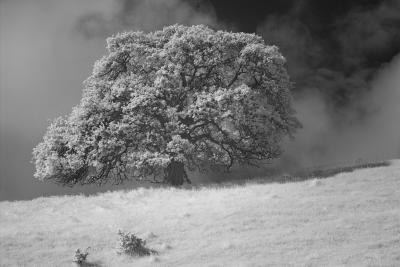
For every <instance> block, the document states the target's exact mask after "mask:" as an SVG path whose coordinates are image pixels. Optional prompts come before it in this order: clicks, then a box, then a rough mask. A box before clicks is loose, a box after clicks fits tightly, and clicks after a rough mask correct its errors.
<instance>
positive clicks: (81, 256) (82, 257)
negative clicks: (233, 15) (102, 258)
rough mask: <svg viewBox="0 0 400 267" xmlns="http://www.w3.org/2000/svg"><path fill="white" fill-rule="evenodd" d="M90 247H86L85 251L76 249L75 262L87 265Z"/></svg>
mask: <svg viewBox="0 0 400 267" xmlns="http://www.w3.org/2000/svg"><path fill="white" fill-rule="evenodd" d="M89 249H90V247H88V248H86V249H85V251H84V252H83V251H81V249H79V248H78V249H77V250H76V251H75V259H74V262H75V263H76V264H77V265H78V266H85V265H86V264H87V262H86V258H87V256H88V255H89V252H88V250H89Z"/></svg>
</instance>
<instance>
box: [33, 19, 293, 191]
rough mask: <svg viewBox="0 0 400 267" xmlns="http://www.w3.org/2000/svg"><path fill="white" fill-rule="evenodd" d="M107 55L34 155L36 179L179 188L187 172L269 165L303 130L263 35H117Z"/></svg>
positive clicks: (194, 29) (187, 31)
mask: <svg viewBox="0 0 400 267" xmlns="http://www.w3.org/2000/svg"><path fill="white" fill-rule="evenodd" d="M107 49H108V54H107V55H106V56H104V57H103V58H101V59H100V60H98V61H97V62H96V63H95V65H94V69H93V73H92V75H91V76H90V77H89V78H88V79H87V80H86V81H85V83H84V91H83V96H82V99H81V102H80V104H79V105H78V106H76V107H75V108H73V111H72V113H71V114H70V115H69V116H67V117H61V118H57V119H56V120H55V121H54V122H53V123H52V124H51V125H50V126H49V128H48V130H47V132H46V134H45V136H44V139H43V141H42V142H41V143H40V144H39V145H38V146H37V147H36V148H35V149H34V151H33V155H34V157H33V158H34V163H35V166H36V173H35V177H37V178H39V179H51V180H54V181H56V182H58V183H61V184H64V185H74V184H76V183H81V184H86V183H99V184H102V183H105V182H107V181H114V182H116V183H119V182H122V181H124V180H126V179H131V178H136V179H150V180H152V181H156V182H166V183H171V184H182V183H183V181H184V180H185V179H186V180H188V179H187V175H186V170H200V171H204V170H207V169H210V168H211V169H217V170H221V169H229V168H230V167H231V166H232V165H234V164H257V161H259V160H264V159H273V158H276V157H278V156H279V155H280V154H281V152H282V150H281V143H282V140H283V138H284V137H285V136H292V134H293V133H294V132H295V130H296V128H298V127H299V125H300V124H299V122H298V121H297V119H296V118H295V117H294V111H293V109H292V105H291V93H290V88H291V83H290V81H289V77H288V74H287V72H286V69H285V59H284V57H283V56H282V55H281V54H280V53H279V51H278V48H277V47H276V46H267V45H265V43H264V41H263V39H262V38H261V37H260V36H257V35H254V34H245V33H231V32H225V31H214V30H212V29H210V28H208V27H206V26H191V27H186V26H180V25H173V26H169V27H166V28H164V29H163V30H162V31H156V32H152V33H143V32H128V33H122V34H117V35H116V36H113V37H111V38H108V39H107ZM173 177H178V178H173Z"/></svg>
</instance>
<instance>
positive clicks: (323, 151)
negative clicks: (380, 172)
mask: <svg viewBox="0 0 400 267" xmlns="http://www.w3.org/2000/svg"><path fill="white" fill-rule="evenodd" d="M306 3H307V2H303V3H302V4H301V5H297V6H296V8H293V10H291V11H290V12H288V13H286V14H282V15H274V16H269V17H267V18H266V19H265V21H264V22H263V23H262V24H260V25H259V27H258V29H257V31H258V33H260V34H261V35H262V36H263V37H264V39H265V40H266V42H267V43H271V44H276V45H278V46H279V47H280V49H281V51H282V52H283V54H284V56H285V57H286V58H287V61H288V63H287V64H288V70H289V73H290V76H291V78H292V80H293V81H294V84H295V88H294V92H295V108H296V110H297V112H298V117H299V119H300V121H301V122H302V123H303V126H304V127H303V129H302V130H300V131H299V134H298V135H297V138H296V140H295V141H294V142H291V143H288V144H287V148H286V150H287V152H286V153H285V155H284V158H283V161H282V162H284V163H286V167H287V166H288V164H287V163H290V165H292V166H293V165H296V164H298V165H299V166H307V165H315V164H323V163H330V162H338V163H342V162H346V161H351V160H356V159H358V158H363V159H377V158H390V157H398V156H400V154H399V152H400V151H399V148H400V134H399V133H400V127H399V126H398V124H396V123H395V120H396V119H395V118H396V117H399V116H400V109H399V108H398V104H397V103H396V102H398V101H399V100H400V99H399V97H400V96H399V90H400V89H399V88H400V80H399V78H398V77H400V73H399V71H400V63H399V61H400V60H399V57H397V58H393V55H395V54H396V53H399V52H400V31H399V30H398V29H399V28H400V27H399V26H400V24H399V22H400V8H399V7H400V2H399V1H384V2H382V3H381V4H377V5H369V6H367V7H363V6H361V5H358V6H357V5H356V6H355V7H354V8H352V9H350V11H348V12H346V13H342V14H341V15H340V16H336V17H335V18H334V19H333V20H332V21H330V22H329V25H330V26H329V27H328V26H327V27H325V30H326V32H324V33H323V34H321V33H318V32H317V31H316V30H315V28H316V26H314V24H315V23H317V22H318V20H317V19H311V20H309V21H305V20H304V19H303V18H304V14H305V13H306V12H309V11H310V10H309V7H310V5H307V4H306ZM311 17H312V16H311ZM308 18H309V17H308ZM310 21H311V22H312V23H310ZM388 62H390V64H388ZM284 165H285V164H284Z"/></svg>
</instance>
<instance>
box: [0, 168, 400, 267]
mask: <svg viewBox="0 0 400 267" xmlns="http://www.w3.org/2000/svg"><path fill="white" fill-rule="evenodd" d="M118 230H123V231H128V232H132V233H135V234H137V235H138V236H139V237H142V238H144V239H145V240H146V241H147V245H148V247H150V248H152V249H155V250H157V251H158V252H159V254H158V255H157V256H150V257H143V258H129V257H125V256H121V255H118V254H117V253H116V251H117V249H116V248H117V245H118V241H119V236H118V235H117V232H118ZM89 246H90V247H91V249H90V250H89V252H90V254H89V256H88V261H89V262H91V263H92V265H91V266H400V161H393V162H392V164H391V165H390V166H387V167H377V168H370V169H361V170H356V171H354V172H351V173H340V174H337V175H336V176H334V177H331V178H327V179H320V180H311V181H310V180H308V181H302V182H294V183H286V184H278V183H275V184H254V183H253V184H252V183H248V184H245V185H241V186H226V187H214V188H212V187H208V188H207V187H204V188H197V189H170V188H168V189H162V188H159V189H137V190H133V191H129V192H124V191H119V192H109V193H103V194H99V195H97V196H90V197H85V196H63V197H49V198H38V199H34V200H32V201H17V202H0V266H73V263H72V260H73V258H74V252H75V250H76V249H77V248H81V249H85V248H86V247H89Z"/></svg>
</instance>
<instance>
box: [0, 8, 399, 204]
mask: <svg viewBox="0 0 400 267" xmlns="http://www.w3.org/2000/svg"><path fill="white" fill-rule="evenodd" d="M174 23H181V24H187V25H192V24H200V23H202V24H207V25H209V26H211V27H213V28H215V29H225V30H232V31H245V32H255V33H257V34H260V35H262V36H263V37H264V39H265V41H266V43H268V44H274V45H278V46H279V48H280V49H281V52H282V53H283V54H284V56H285V57H286V58H287V66H288V69H289V73H290V75H291V78H292V81H293V82H294V84H295V87H294V100H295V106H296V108H297V109H298V113H299V117H300V119H302V120H303V124H304V129H303V131H302V132H301V133H299V137H298V138H297V141H296V142H295V143H293V144H291V145H288V148H287V151H288V152H287V154H286V155H285V156H284V159H285V160H286V162H292V163H293V162H298V161H300V160H299V158H298V157H297V156H296V155H295V154H297V153H300V154H302V155H304V156H303V157H302V159H301V161H303V162H302V163H304V164H308V165H310V164H319V163H321V162H318V161H317V159H321V158H323V159H326V162H329V160H331V161H333V160H334V161H338V160H339V159H343V160H350V159H355V158H358V157H365V158H373V157H390V156H397V155H398V154H397V153H398V152H399V151H400V149H398V146H397V145H398V144H399V143H396V144H394V143H393V142H394V141H393V140H396V138H398V140H399V141H400V136H399V135H398V132H399V129H398V128H397V126H396V125H400V123H398V117H399V116H400V111H399V110H398V108H397V106H398V105H397V103H398V100H400V99H399V93H398V89H397V88H399V83H398V78H397V77H398V76H399V75H398V70H399V68H400V64H399V60H398V57H396V55H398V54H399V52H400V30H399V29H400V1H399V0H388V1H377V0H374V1H362V0H356V1H344V0H340V1H318V0H308V1H289V0H277V1H253V0H247V1H223V0H220V1H206V0H193V1H183V0H131V1H129V0H110V1H109V0H71V1H52V0H20V1H13V0H2V1H0V59H1V60H0V200H5V199H8V200H13V199H30V198H33V197H37V196H41V195H51V194H65V193H76V192H94V191H97V190H98V188H87V187H84V188H75V189H67V188H62V187H59V186H57V185H53V184H52V183H48V182H39V181H36V180H35V179H34V178H33V172H34V169H33V165H32V164H31V163H30V159H31V151H32V148H33V147H34V146H35V145H36V144H37V143H38V142H40V140H41V138H42V136H43V134H44V132H45V130H46V127H47V126H48V125H49V123H50V121H51V120H52V119H54V118H55V117H57V116H60V115H67V114H68V113H69V112H70V111H71V108H72V107H73V106H75V105H77V104H78V103H79V99H80V96H81V92H82V82H83V81H84V80H85V79H86V78H87V77H88V76H89V75H90V73H91V70H92V66H93V63H94V61H95V60H96V59H98V58H100V57H101V56H102V55H103V54H104V53H105V49H104V47H105V38H106V37H107V36H110V35H112V34H113V33H115V32H118V31H126V30H144V31H151V30H155V29H160V28H162V27H163V26H165V25H169V24H174ZM393 120H397V121H395V122H393ZM395 126H396V127H395ZM393 127H394V128H393ZM377 129H379V130H380V131H377ZM366 133H368V134H366ZM376 135H379V136H380V137H381V138H380V139H381V140H386V142H384V143H381V141H379V142H378V141H377V140H375V139H374V136H376ZM371 143H374V144H376V146H373V145H371ZM366 144H369V145H366ZM299 151H300V152H299ZM371 151H374V152H371ZM376 151H379V152H380V153H377V152H376ZM375 152H376V153H375ZM344 155H347V157H345V156H344ZM293 164H295V165H296V164H300V163H293ZM109 188H110V187H106V188H105V189H103V190H106V189H109Z"/></svg>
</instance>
